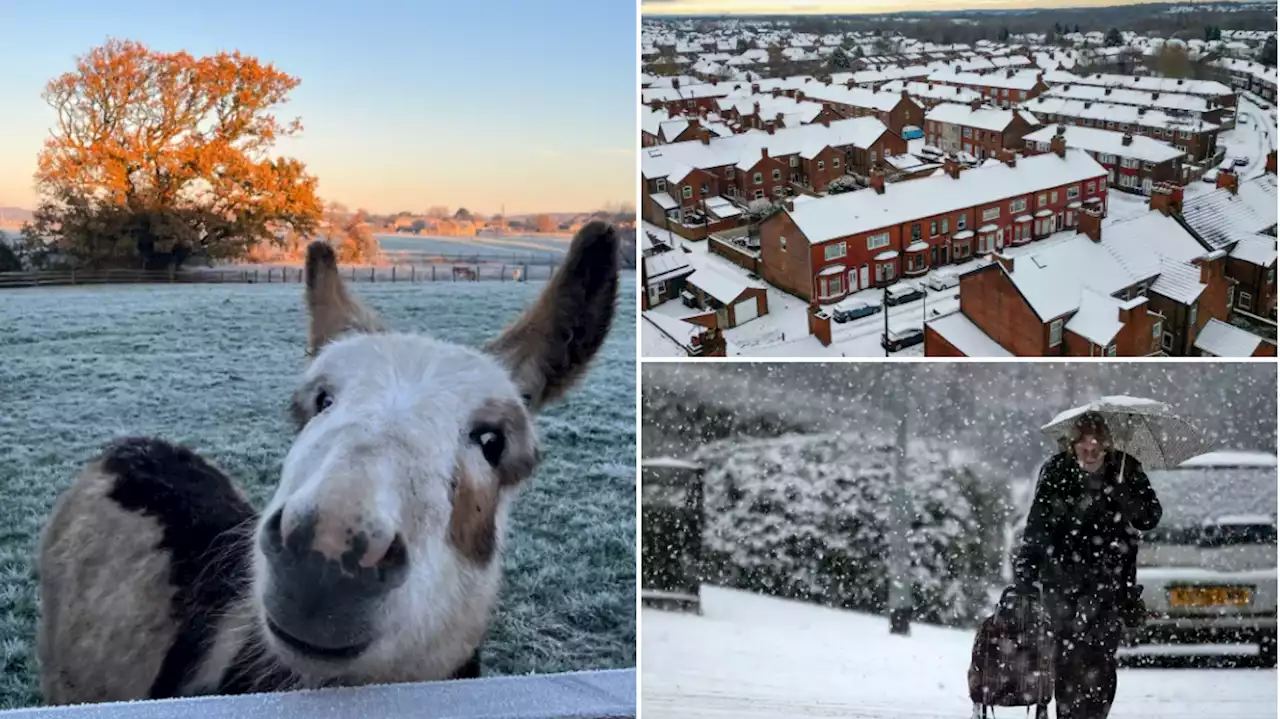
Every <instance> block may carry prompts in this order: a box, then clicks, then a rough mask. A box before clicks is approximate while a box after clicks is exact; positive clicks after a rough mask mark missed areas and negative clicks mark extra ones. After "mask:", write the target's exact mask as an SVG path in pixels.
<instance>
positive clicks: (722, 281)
mask: <svg viewBox="0 0 1280 719" xmlns="http://www.w3.org/2000/svg"><path fill="white" fill-rule="evenodd" d="M685 282H686V283H688V284H691V285H693V286H694V287H697V288H699V289H701V290H702V291H703V292H706V293H707V294H708V295H710V296H711V297H712V298H714V299H715V300H716V301H717V302H719V303H721V304H724V305H728V304H732V303H733V301H734V300H736V299H738V297H739V296H741V295H742V293H743V292H746V291H747V290H748V289H750V288H751V285H749V284H747V283H746V282H744V281H742V280H741V279H739V278H737V277H734V276H733V275H727V274H724V273H721V272H716V271H715V270H714V269H711V268H709V267H703V268H702V269H699V270H697V271H696V272H694V273H693V274H691V275H689V277H688V278H686V279H685Z"/></svg>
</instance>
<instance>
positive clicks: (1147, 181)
mask: <svg viewBox="0 0 1280 719" xmlns="http://www.w3.org/2000/svg"><path fill="white" fill-rule="evenodd" d="M1142 194H1144V195H1150V194H1151V178H1150V177H1144V178H1142Z"/></svg>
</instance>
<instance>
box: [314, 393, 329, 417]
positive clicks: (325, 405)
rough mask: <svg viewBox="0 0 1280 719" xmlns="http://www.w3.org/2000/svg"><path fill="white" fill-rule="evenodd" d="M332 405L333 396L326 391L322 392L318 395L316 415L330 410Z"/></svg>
mask: <svg viewBox="0 0 1280 719" xmlns="http://www.w3.org/2000/svg"><path fill="white" fill-rule="evenodd" d="M332 404H333V395H331V394H329V393H328V392H326V391H324V390H320V392H319V393H318V394H317V395H316V414H320V413H321V412H323V411H325V410H326V409H329V406H330V405H332Z"/></svg>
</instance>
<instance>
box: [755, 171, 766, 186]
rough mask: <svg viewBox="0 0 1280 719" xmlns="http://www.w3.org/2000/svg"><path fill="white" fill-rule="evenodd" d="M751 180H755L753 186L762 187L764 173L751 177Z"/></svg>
mask: <svg viewBox="0 0 1280 719" xmlns="http://www.w3.org/2000/svg"><path fill="white" fill-rule="evenodd" d="M752 179H753V180H755V184H757V185H763V184H764V173H762V172H757V173H756V174H755V175H754V176H753V177H752Z"/></svg>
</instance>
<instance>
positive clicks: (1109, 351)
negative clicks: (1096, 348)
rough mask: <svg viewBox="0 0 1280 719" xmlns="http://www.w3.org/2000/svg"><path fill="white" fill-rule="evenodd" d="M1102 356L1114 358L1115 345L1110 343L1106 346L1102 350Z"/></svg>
mask: <svg viewBox="0 0 1280 719" xmlns="http://www.w3.org/2000/svg"><path fill="white" fill-rule="evenodd" d="M1102 354H1104V355H1106V356H1107V357H1115V356H1116V345H1115V343H1114V342H1113V343H1111V344H1109V345H1107V347H1106V349H1104V350H1102Z"/></svg>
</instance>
